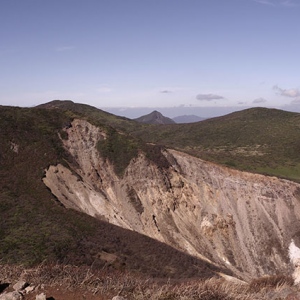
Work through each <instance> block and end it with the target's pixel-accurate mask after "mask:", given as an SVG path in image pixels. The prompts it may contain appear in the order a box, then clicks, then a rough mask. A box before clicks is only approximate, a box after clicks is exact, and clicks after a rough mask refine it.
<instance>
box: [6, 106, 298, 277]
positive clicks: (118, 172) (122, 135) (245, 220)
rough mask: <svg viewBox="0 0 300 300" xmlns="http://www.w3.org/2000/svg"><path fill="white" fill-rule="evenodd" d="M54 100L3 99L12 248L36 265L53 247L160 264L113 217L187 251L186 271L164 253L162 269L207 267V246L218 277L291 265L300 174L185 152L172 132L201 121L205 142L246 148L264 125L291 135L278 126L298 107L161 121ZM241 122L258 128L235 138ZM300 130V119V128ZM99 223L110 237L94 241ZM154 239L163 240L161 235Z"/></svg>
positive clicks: (54, 253)
mask: <svg viewBox="0 0 300 300" xmlns="http://www.w3.org/2000/svg"><path fill="white" fill-rule="evenodd" d="M54 105H55V107H53V103H52V104H51V105H50V106H51V107H49V106H48V108H42V107H36V108H12V107H1V108H0V116H1V118H0V122H1V124H0V125H1V126H0V128H1V130H0V138H1V141H2V143H1V145H0V146H1V148H0V150H1V151H0V154H1V155H0V166H1V168H0V178H1V181H0V182H1V184H0V201H1V206H0V207H1V209H0V212H1V217H0V220H1V221H0V222H1V227H0V228H1V230H0V251H1V256H2V257H3V259H5V260H6V261H9V262H16V261H17V262H20V261H21V260H22V261H23V262H26V263H27V264H34V263H37V262H38V261H41V260H43V259H44V258H48V259H50V260H55V259H56V260H61V261H63V260H64V259H68V260H69V261H72V262H77V263H92V261H95V260H96V265H99V266H103V265H105V263H106V262H105V261H104V260H103V259H101V257H102V258H103V257H104V256H105V255H104V254H103V251H104V252H108V253H110V254H114V255H116V256H117V257H118V260H117V261H114V262H113V263H111V264H110V265H111V267H115V268H121V269H122V268H125V269H129V270H133V271H138V270H143V272H146V273H147V274H151V270H150V269H151V267H150V268H149V267H147V263H146V264H145V261H147V262H149V259H150V261H151V258H150V257H149V253H148V254H145V253H143V252H141V253H140V255H137V252H136V251H140V249H139V250H137V248H135V245H134V243H131V244H130V247H133V248H130V247H129V245H128V244H127V242H125V240H123V238H121V237H119V239H117V238H116V236H115V235H116V234H115V233H114V234H113V237H109V231H110V230H111V229H107V228H108V227H107V226H110V225H108V224H109V223H112V225H113V224H114V226H115V225H118V226H121V227H123V228H124V229H122V230H125V231H124V232H127V233H126V234H128V235H129V236H132V240H131V241H133V240H134V236H135V237H136V239H138V238H137V237H138V236H139V235H131V233H128V231H126V230H128V229H129V230H130V231H131V232H134V231H136V232H138V233H139V234H142V235H143V236H145V235H146V236H148V237H152V238H154V239H156V240H158V241H160V242H163V243H165V244H168V246H172V247H173V248H176V249H177V251H178V250H179V251H180V252H181V253H182V252H185V254H184V256H183V257H182V259H186V260H185V261H186V264H185V265H184V263H182V265H183V266H184V268H186V272H183V270H182V269H181V271H180V269H179V266H177V267H176V268H175V269H176V270H175V271H174V268H173V267H171V266H170V268H166V269H168V270H169V271H168V270H166V269H163V270H161V269H160V267H159V265H161V262H164V263H165V259H166V257H168V255H166V256H164V257H160V256H159V257H158V258H157V261H156V263H157V264H156V267H155V269H156V270H155V272H153V274H154V276H179V275H178V273H177V272H183V273H182V274H184V275H183V276H200V273H201V271H200V273H197V272H196V271H195V268H194V267H192V265H193V264H191V265H190V263H189V261H190V259H191V257H192V256H193V257H194V258H195V256H196V257H197V259H196V261H195V263H196V262H197V264H198V266H199V268H200V269H198V270H206V269H207V270H210V271H209V276H211V275H212V274H216V273H218V274H219V273H225V274H229V275H234V276H236V277H238V278H241V279H244V280H247V281H248V280H250V279H251V278H253V277H257V276H262V275H266V274H269V275H270V274H275V273H276V272H277V270H278V269H280V270H281V271H283V272H287V273H288V274H291V273H292V272H293V270H294V265H293V262H292V261H291V260H290V256H289V246H290V245H291V243H292V241H295V243H296V244H295V246H297V245H298V246H299V244H298V242H299V241H298V236H299V232H300V224H299V218H300V216H299V214H298V212H299V211H300V208H299V207H298V206H299V205H300V204H299V190H300V188H299V185H298V184H297V183H295V182H290V181H287V180H282V179H278V178H275V177H268V176H263V175H257V174H251V173H247V172H241V171H238V170H234V169H232V168H228V167H224V166H221V165H218V164H215V163H212V162H207V161H205V160H203V159H199V158H197V157H196V156H191V155H190V154H187V153H189V152H190V151H185V152H186V153H184V152H180V151H179V149H178V148H180V145H181V144H176V147H168V143H169V140H170V139H171V138H172V141H173V142H175V141H176V139H177V142H178V141H180V139H181V138H182V135H181V134H182V132H184V133H185V135H186V138H188V137H190V136H191V134H195V132H196V133H197V134H198V137H199V140H196V142H197V143H199V141H200V142H201V143H203V144H204V145H205V143H208V145H211V144H209V143H211V142H212V141H213V142H215V143H217V144H215V145H214V147H217V146H218V143H219V141H227V143H228V142H231V143H233V142H235V144H234V145H235V146H236V147H241V146H243V141H244V140H245V141H246V140H247V138H248V137H249V136H250V137H255V135H256V136H258V139H257V140H259V139H262V138H263V139H264V140H265V142H266V143H267V142H269V141H272V138H274V137H273V136H271V137H269V136H268V135H269V134H270V132H272V133H273V134H277V136H284V132H280V131H279V132H277V131H276V130H277V128H282V126H281V125H282V124H286V127H283V131H284V130H285V129H290V128H294V127H293V126H297V120H298V119H299V116H298V115H297V114H288V113H286V112H283V111H270V110H255V109H254V110H250V111H243V112H239V113H236V114H231V115H228V116H225V117H224V118H220V119H214V120H206V121H203V122H200V123H199V124H183V125H180V124H175V125H172V124H168V125H164V124H161V125H160V126H156V125H147V124H139V123H137V122H135V121H132V120H128V119H124V118H119V117H116V116H113V115H110V114H106V113H105V112H103V111H101V110H97V109H96V108H93V107H89V106H86V105H81V104H79V105H77V104H75V103H73V102H63V103H61V102H55V103H54ZM50 108H51V109H50ZM257 111H259V112H260V115H257ZM267 117H268V120H267V121H266V119H267ZM280 119H282V120H281V122H279V120H280ZM263 121H264V122H267V123H263V124H268V126H269V127H270V128H271V129H272V130H273V131H272V130H271V129H269V128H266V127H264V129H265V131H264V132H263V135H261V136H259V135H257V134H258V133H259V134H260V132H259V131H257V128H259V127H260V126H261V124H262V123H261V122H263ZM277 123H278V124H277ZM203 124H204V125H203ZM240 124H244V126H240ZM274 124H277V126H274ZM209 125H210V126H212V127H211V129H209V127H208V126H209ZM122 128H123V131H122V130H121V129H122ZM154 128H158V129H157V131H156V134H157V138H158V140H159V141H163V140H164V141H167V143H166V144H167V146H162V145H163V143H156V144H155V145H153V141H151V139H149V137H150V138H151V135H150V133H151V134H152V133H153V134H154V131H155V129H154ZM175 128H176V131H177V134H178V136H176V135H175V132H174V129H175ZM195 130H196V131H195ZM233 130H236V132H240V130H242V131H243V132H254V133H255V135H253V134H252V135H248V136H246V137H243V136H242V137H241V138H240V140H238V142H237V141H236V140H235V136H232V135H228V133H230V132H233ZM247 130H250V131H247ZM207 131H208V132H207ZM142 132H143V133H144V135H143V139H141V138H140V134H141V133H142ZM211 132H215V135H213V136H209V138H210V140H208V141H205V139H204V137H205V134H211ZM165 133H168V134H169V136H168V135H166V134H165ZM220 133H222V134H224V136H223V135H221V134H220ZM225 133H226V135H225ZM297 134H298V132H297V130H294V131H293V132H291V137H292V138H293V139H294V138H295V137H297ZM285 135H286V134H285ZM220 138H222V139H220ZM187 141H188V139H185V140H184V141H182V142H183V143H186V142H187ZM288 141H289V137H287V141H284V140H280V142H281V143H282V144H283V145H284V142H288ZM192 142H195V141H192ZM276 143H277V141H276ZM159 144H161V145H159ZM174 145H175V144H174ZM232 145H233V144H232ZM171 148H177V149H176V150H174V149H171ZM185 150H187V149H185ZM246 150H247V149H246ZM246 150H245V151H246ZM260 150H261V149H256V151H258V152H259V151H260ZM262 150H263V149H262ZM275 150H277V148H275ZM253 151H254V150H253ZM287 153H289V152H287ZM279 154H281V153H279ZM222 155H223V152H222ZM255 155H257V153H255ZM290 157H291V158H292V156H290ZM263 159H265V157H263ZM50 191H51V192H50ZM62 205H63V206H62ZM70 208H71V209H70ZM74 209H75V210H78V211H79V212H75V211H73V210H74ZM85 214H90V215H92V216H93V217H94V218H91V217H88V216H86V215H85ZM97 218H98V219H99V220H96V219H97ZM75 221H76V222H75ZM108 222H109V223H108ZM63 224H64V225H63ZM100 224H102V225H101V226H104V227H102V228H104V229H103V231H102V232H101V230H100V229H99V228H100V227H98V226H100ZM106 225H107V226H106ZM97 228H98V229H97ZM110 228H112V227H110ZM114 228H115V227H114ZM118 228H119V227H118ZM36 229H38V232H36ZM98 230H100V231H98ZM117 230H119V229H117ZM120 230H121V229H120ZM122 230H121V231H122ZM57 232H59V235H57ZM92 232H95V233H94V234H92ZM122 232H123V231H122ZM98 234H100V235H102V237H103V238H102V240H101V241H102V242H101V243H102V245H99V243H97V242H96V241H97V239H98V238H99V236H98ZM135 234H136V233H135ZM124 235H125V234H124ZM98 241H99V240H98ZM147 243H148V242H147ZM147 243H146V242H145V243H141V245H140V246H141V247H142V244H144V245H146V244H147ZM149 243H152V244H153V245H154V248H155V242H154V240H149ZM121 245H122V246H123V247H125V250H126V249H127V250H128V249H129V248H130V250H129V253H133V254H132V256H131V255H130V254H129V253H128V251H127V252H125V253H124V252H122V251H121V250H120V246H121ZM161 245H162V247H163V244H161ZM88 249H89V250H88ZM151 249H152V250H151V251H154V250H153V248H151ZM166 249H169V248H166ZM161 251H163V252H164V251H165V253H169V250H161ZM18 253H19V255H18ZM80 253H84V255H81V256H80ZM101 253H102V254H103V255H101ZM126 253H127V254H126ZM176 253H177V252H176ZM265 253H268V255H267V256H265V255H264V254H265ZM20 254H21V255H20ZM188 254H189V255H188ZM144 255H146V257H148V259H146V258H145V257H144ZM172 255H175V252H174V254H172ZM191 255H192V256H191ZM243 256H245V257H243ZM184 257H185V258H184ZM135 259H136V260H137V261H136V263H135V262H134V260H135ZM159 260H161V261H160V262H159ZM293 261H294V260H293ZM295 261H296V260H295ZM173 262H174V263H175V265H176V264H177V261H176V262H175V261H173ZM124 263H125V265H124ZM187 266H190V267H191V269H189V268H188V267H187ZM215 268H216V269H215ZM196 269H197V268H196ZM172 270H173V271H172ZM138 272H139V271H138ZM160 272H161V273H160ZM174 272H175V273H174ZM204 274H205V273H204ZM207 274H208V273H207Z"/></svg>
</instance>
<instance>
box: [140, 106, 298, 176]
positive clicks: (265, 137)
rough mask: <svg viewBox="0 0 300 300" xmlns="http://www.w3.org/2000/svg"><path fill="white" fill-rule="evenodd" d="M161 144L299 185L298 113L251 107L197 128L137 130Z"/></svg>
mask: <svg viewBox="0 0 300 300" xmlns="http://www.w3.org/2000/svg"><path fill="white" fill-rule="evenodd" d="M135 135H136V136H138V137H140V138H143V139H144V140H145V141H147V142H152V143H161V144H164V145H166V146H168V147H171V148H175V149H178V150H181V151H185V152H188V153H190V154H192V155H195V156H197V157H200V158H202V159H205V160H210V161H214V162H217V163H220V164H223V165H227V166H230V167H233V168H237V169H240V170H247V171H251V172H258V173H264V174H268V175H276V176H279V177H284V178H288V179H292V180H296V181H300V155H299V154H300V114H298V113H292V112H286V111H282V110H276V109H267V108H251V109H247V110H244V111H240V112H235V113H232V114H229V115H226V116H223V117H218V118H212V119H208V120H205V121H202V122H198V123H191V124H177V125H164V126H163V125H162V126H160V127H159V128H156V127H154V126H148V127H144V128H143V129H137V130H136V132H135Z"/></svg>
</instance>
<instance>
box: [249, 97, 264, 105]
mask: <svg viewBox="0 0 300 300" xmlns="http://www.w3.org/2000/svg"><path fill="white" fill-rule="evenodd" d="M266 102H267V100H266V99H264V98H257V99H255V100H253V101H252V103H255V104H258V103H266Z"/></svg>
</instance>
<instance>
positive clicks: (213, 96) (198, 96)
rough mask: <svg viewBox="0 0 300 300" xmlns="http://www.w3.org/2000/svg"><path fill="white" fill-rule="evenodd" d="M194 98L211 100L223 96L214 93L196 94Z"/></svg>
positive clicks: (219, 98)
mask: <svg viewBox="0 0 300 300" xmlns="http://www.w3.org/2000/svg"><path fill="white" fill-rule="evenodd" d="M196 99H197V100H199V101H213V100H221V99H224V97H223V96H220V95H215V94H198V95H197V96H196Z"/></svg>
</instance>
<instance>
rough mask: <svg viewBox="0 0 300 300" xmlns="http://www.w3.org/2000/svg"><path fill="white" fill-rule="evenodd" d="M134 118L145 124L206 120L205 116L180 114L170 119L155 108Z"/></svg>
mask: <svg viewBox="0 0 300 300" xmlns="http://www.w3.org/2000/svg"><path fill="white" fill-rule="evenodd" d="M134 120H135V121H137V122H140V123H145V124H174V123H195V122H200V121H203V120H205V118H201V117H198V116H195V115H183V116H178V117H175V118H173V119H170V118H168V117H165V116H164V115H163V114H161V113H160V112H158V111H157V110H154V111H153V112H151V113H150V114H147V115H144V116H141V117H139V118H136V119H134Z"/></svg>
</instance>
